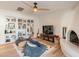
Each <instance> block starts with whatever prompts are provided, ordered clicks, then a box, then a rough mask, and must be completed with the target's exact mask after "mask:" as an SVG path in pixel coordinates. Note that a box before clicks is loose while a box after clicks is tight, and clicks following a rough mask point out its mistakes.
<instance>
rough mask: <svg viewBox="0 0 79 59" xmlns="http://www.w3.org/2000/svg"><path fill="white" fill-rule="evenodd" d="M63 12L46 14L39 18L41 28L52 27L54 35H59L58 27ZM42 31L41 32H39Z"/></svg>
mask: <svg viewBox="0 0 79 59" xmlns="http://www.w3.org/2000/svg"><path fill="white" fill-rule="evenodd" d="M62 13H63V12H61V11H57V12H52V13H48V14H47V15H44V16H42V17H41V20H40V23H41V28H42V26H43V25H53V26H54V34H55V35H60V26H61V15H62ZM40 31H42V30H40Z"/></svg>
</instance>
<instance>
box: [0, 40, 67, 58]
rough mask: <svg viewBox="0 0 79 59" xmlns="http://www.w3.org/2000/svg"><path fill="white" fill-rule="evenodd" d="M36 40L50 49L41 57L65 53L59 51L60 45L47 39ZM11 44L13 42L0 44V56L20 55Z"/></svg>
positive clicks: (59, 55)
mask: <svg viewBox="0 0 79 59" xmlns="http://www.w3.org/2000/svg"><path fill="white" fill-rule="evenodd" d="M37 40H38V41H39V42H41V43H43V44H45V45H47V47H49V48H50V49H49V50H50V51H48V52H47V53H46V54H45V55H43V56H42V57H65V55H64V54H63V53H62V51H61V47H60V45H56V44H54V43H52V42H48V41H46V40H42V39H37ZM13 44H15V43H11V44H10V43H9V44H6V45H0V57H20V55H19V54H18V52H17V50H16V49H15V47H14V46H13ZM21 45H22V43H21ZM17 48H18V47H17ZM20 48H21V47H20ZM18 51H20V52H22V50H18Z"/></svg>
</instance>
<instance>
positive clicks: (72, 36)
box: [70, 30, 79, 46]
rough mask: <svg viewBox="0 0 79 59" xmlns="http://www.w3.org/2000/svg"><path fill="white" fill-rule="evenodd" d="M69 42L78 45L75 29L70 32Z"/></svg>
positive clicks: (78, 40)
mask: <svg viewBox="0 0 79 59" xmlns="http://www.w3.org/2000/svg"><path fill="white" fill-rule="evenodd" d="M70 42H71V43H73V44H75V45H78V46H79V39H78V36H77V34H76V32H75V31H73V30H71V32H70Z"/></svg>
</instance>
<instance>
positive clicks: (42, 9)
mask: <svg viewBox="0 0 79 59" xmlns="http://www.w3.org/2000/svg"><path fill="white" fill-rule="evenodd" d="M38 10H41V11H49V10H50V9H44V8H40V9H38Z"/></svg>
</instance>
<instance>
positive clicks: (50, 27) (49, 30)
mask: <svg viewBox="0 0 79 59" xmlns="http://www.w3.org/2000/svg"><path fill="white" fill-rule="evenodd" d="M43 33H44V34H53V25H45V26H43Z"/></svg>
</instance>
